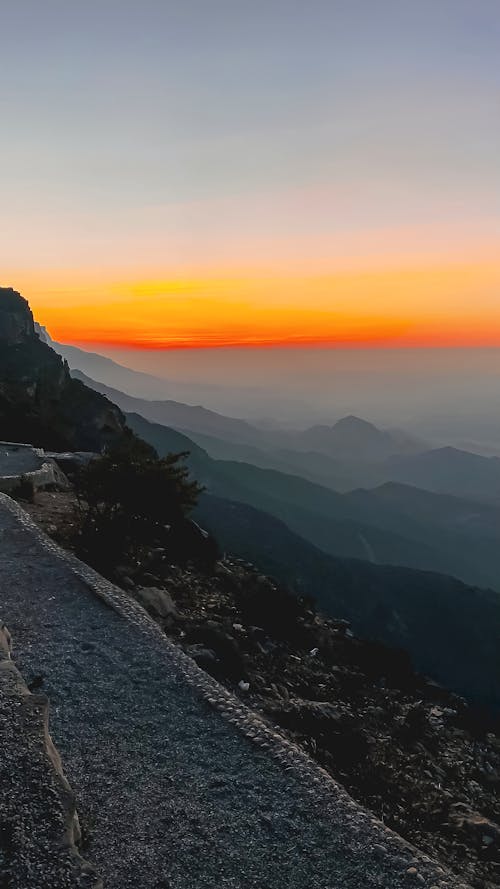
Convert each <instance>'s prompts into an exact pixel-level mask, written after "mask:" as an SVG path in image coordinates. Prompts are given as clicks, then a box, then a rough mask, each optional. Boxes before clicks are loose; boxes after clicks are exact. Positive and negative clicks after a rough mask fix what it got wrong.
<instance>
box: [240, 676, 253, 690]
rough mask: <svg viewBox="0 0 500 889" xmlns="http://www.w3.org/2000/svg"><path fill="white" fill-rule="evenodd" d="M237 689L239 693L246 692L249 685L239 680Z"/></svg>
mask: <svg viewBox="0 0 500 889" xmlns="http://www.w3.org/2000/svg"><path fill="white" fill-rule="evenodd" d="M238 688H239V689H240V691H248V690H249V689H250V683H249V682H245V680H244V679H240V681H239V682H238Z"/></svg>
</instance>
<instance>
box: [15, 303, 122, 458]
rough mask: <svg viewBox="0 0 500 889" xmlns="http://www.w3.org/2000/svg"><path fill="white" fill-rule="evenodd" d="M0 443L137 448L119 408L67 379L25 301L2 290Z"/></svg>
mask: <svg viewBox="0 0 500 889" xmlns="http://www.w3.org/2000/svg"><path fill="white" fill-rule="evenodd" d="M0 438H1V439H7V440H11V441H25V442H28V443H30V444H34V445H36V446H39V447H44V448H47V449H50V450H88V451H98V452H100V451H102V450H103V449H104V448H106V447H109V446H114V445H119V444H127V443H129V444H132V443H137V442H138V440H137V439H136V437H135V436H134V435H133V433H132V432H131V431H130V430H129V429H128V428H127V426H126V423H125V418H124V416H123V414H122V413H121V411H120V410H119V408H117V407H116V406H115V405H114V404H112V403H111V402H110V401H109V400H108V399H107V398H105V397H104V396H102V395H100V394H98V393H96V392H94V391H92V390H91V389H88V388H87V387H86V386H85V385H83V384H82V383H80V382H79V381H78V380H73V379H72V378H71V376H70V373H69V369H68V366H67V364H66V362H64V361H63V360H62V358H61V357H60V356H59V355H58V354H57V353H56V352H54V350H53V349H51V348H50V346H48V345H47V344H46V343H45V342H43V341H42V340H41V339H40V337H39V336H38V334H37V333H36V330H35V324H34V321H33V315H32V313H31V310H30V307H29V305H28V303H27V301H26V300H25V299H23V297H22V296H21V295H20V294H19V293H17V291H15V290H13V289H12V288H10V287H9V288H0Z"/></svg>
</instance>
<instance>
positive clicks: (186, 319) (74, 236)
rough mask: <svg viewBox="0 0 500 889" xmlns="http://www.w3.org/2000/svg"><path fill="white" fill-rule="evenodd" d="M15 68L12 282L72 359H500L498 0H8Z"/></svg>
mask: <svg viewBox="0 0 500 889" xmlns="http://www.w3.org/2000/svg"><path fill="white" fill-rule="evenodd" d="M0 60H1V61H0V65H1V69H2V76H1V78H0V114H1V122H2V164H1V167H0V194H1V197H2V209H3V212H2V214H1V220H0V284H2V285H3V286H9V285H10V286H14V287H15V288H16V289H18V290H20V291H21V292H22V293H23V295H25V296H26V297H27V298H28V299H29V301H30V304H31V306H32V308H33V310H34V313H35V315H36V317H37V319H38V320H39V321H40V322H41V323H43V324H45V325H46V326H47V327H48V329H49V330H50V332H51V334H52V336H54V337H55V338H57V339H59V340H60V341H64V342H73V343H80V344H84V345H86V344H92V345H93V346H98V347H101V348H102V349H103V350H106V349H107V350H108V353H109V350H110V349H111V350H112V349H127V350H128V351H130V350H155V351H159V350H160V351H161V350H164V349H172V348H176V349H179V348H181V349H187V348H200V347H202V348H207V347H212V348H213V347H221V346H252V347H253V348H255V347H263V346H282V347H283V346H287V347H289V346H299V345H301V346H308V347H313V346H315V345H323V344H332V345H336V346H344V347H345V346H349V347H350V346H370V347H372V346H375V347H384V348H385V347H394V346H401V347H403V346H477V345H480V346H486V345H488V346H490V345H491V346H499V345H500V249H499V248H500V164H499V163H498V157H499V155H500V5H499V2H498V0H438V2H437V0H419V2H418V3H416V2H415V0H308V2H304V0H300V2H298V0H252V2H251V3H249V2H247V0H182V3H179V2H178V0H172V2H171V0H85V2H84V3H83V2H73V0H43V3H42V2H40V0H16V2H15V3H7V2H5V3H0Z"/></svg>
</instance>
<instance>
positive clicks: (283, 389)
mask: <svg viewBox="0 0 500 889" xmlns="http://www.w3.org/2000/svg"><path fill="white" fill-rule="evenodd" d="M73 345H76V346H78V345H80V347H81V348H83V349H84V350H85V351H89V352H94V353H96V354H100V355H103V356H105V357H109V358H111V359H112V360H113V361H115V362H117V363H118V364H121V365H123V366H124V367H129V368H132V369H133V370H137V371H140V372H142V373H147V374H151V375H153V376H156V377H160V378H162V379H165V380H166V381H167V383H168V386H166V387H165V393H164V395H163V396H161V397H164V398H170V397H174V398H175V399H176V400H180V401H186V402H188V403H194V402H196V403H202V404H203V406H205V407H208V408H212V409H213V410H217V411H219V412H222V413H224V412H225V413H228V414H231V415H233V416H239V417H242V418H248V419H252V420H254V421H257V420H259V421H263V420H270V421H272V422H276V423H282V424H284V425H290V426H293V425H294V424H295V425H299V426H300V425H307V424H309V423H331V422H335V420H337V419H339V418H340V417H342V416H345V415H347V414H357V415H360V416H362V417H363V418H364V419H366V420H369V421H370V422H373V423H375V424H378V425H385V426H391V427H401V428H405V429H408V430H412V431H419V432H420V434H422V435H424V434H426V435H428V436H430V438H431V439H432V440H435V441H436V442H440V441H443V442H444V443H446V442H447V441H448V440H449V442H450V443H452V442H460V443H462V444H464V445H465V444H467V443H470V444H472V443H473V442H475V441H477V442H478V443H480V442H482V443H483V444H487V443H488V444H491V445H492V446H493V445H494V439H495V437H496V436H498V433H499V431H500V386H499V382H500V349H479V348H468V349H465V348H464V349H457V348H455V349H439V348H426V349H423V348H412V349H402V348H400V349H397V348H392V349H381V348H377V349H363V348H350V349H338V348H337V349H328V348H319V347H315V348H313V349H307V348H304V347H302V348H285V347H281V348H278V349H273V348H267V349H262V348H259V349H252V348H250V347H245V348H243V349H241V348H236V347H233V348H224V349H207V348H204V349H198V350H197V349H188V350H186V349H178V350H175V349H170V350H165V351H158V350H151V351H148V350H142V349H128V350H127V349H119V348H116V347H112V346H109V345H108V346H104V347H103V345H102V344H93V345H92V344H90V345H89V344H88V343H85V344H78V343H74V344H73ZM132 394H134V393H132ZM151 397H154V398H158V397H159V394H158V391H155V392H153V393H152V394H151Z"/></svg>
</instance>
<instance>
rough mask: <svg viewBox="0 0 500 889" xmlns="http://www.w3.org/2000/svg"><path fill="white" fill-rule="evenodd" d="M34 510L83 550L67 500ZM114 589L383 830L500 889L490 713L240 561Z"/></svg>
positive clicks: (166, 570) (170, 572) (160, 561)
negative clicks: (329, 777) (122, 592)
mask: <svg viewBox="0 0 500 889" xmlns="http://www.w3.org/2000/svg"><path fill="white" fill-rule="evenodd" d="M29 509H30V512H31V514H32V516H33V517H34V518H35V519H36V520H37V521H38V522H39V523H40V524H41V525H42V526H43V527H44V528H45V529H46V530H47V531H48V532H49V533H50V534H52V536H54V537H55V538H56V539H58V540H60V541H61V542H63V543H64V544H65V545H66V546H69V547H71V546H73V545H74V543H75V534H74V532H75V528H76V517H75V515H74V500H73V499H72V496H71V495H70V494H41V495H38V496H37V502H36V503H35V504H32V505H30V506H29ZM113 579H114V580H115V581H117V582H118V583H119V584H120V585H121V586H122V587H123V589H125V590H126V591H127V592H128V594H129V595H130V596H131V597H133V598H135V599H137V600H138V601H139V602H140V603H141V604H143V605H144V606H145V607H146V609H147V610H148V611H149V612H150V614H151V615H152V616H153V617H154V619H155V620H156V621H157V622H158V623H159V625H160V626H161V627H162V628H163V629H164V631H165V633H166V634H167V635H168V636H169V637H170V638H171V639H173V640H174V641H175V642H176V644H178V645H179V646H181V647H182V648H183V649H184V650H185V651H186V653H188V654H189V655H190V657H192V658H193V659H194V660H195V661H196V662H197V663H198V664H199V665H200V666H201V667H202V668H203V669H204V670H206V671H207V672H208V673H210V674H211V675H212V676H214V677H215V678H217V679H218V680H219V681H220V682H222V683H224V684H225V685H226V687H227V688H228V689H230V690H231V691H232V692H233V693H235V694H236V695H238V696H240V697H241V699H242V700H243V701H244V702H245V703H247V704H249V705H250V706H251V707H252V708H253V709H255V710H256V711H257V712H259V713H260V714H262V715H263V716H264V717H265V719H266V720H268V721H269V722H270V723H271V724H273V725H275V726H277V727H279V728H280V730H282V731H284V732H285V733H286V734H287V735H288V736H289V737H290V739H292V740H293V741H294V742H295V743H297V744H298V745H300V746H301V747H302V748H303V749H304V750H305V751H306V752H307V753H308V754H309V755H311V756H312V757H314V758H315V759H316V760H317V762H319V763H320V764H321V765H323V766H324V767H325V768H326V769H327V770H328V771H329V772H330V773H331V774H332V776H334V777H335V778H336V779H338V781H339V782H340V783H341V784H342V785H343V786H344V787H346V788H347V790H348V791H349V793H350V794H351V795H352V796H353V797H354V798H355V799H356V800H358V801H359V802H361V803H362V804H363V805H364V806H366V807H367V808H369V809H371V811H372V812H374V813H375V814H376V815H377V817H379V818H380V819H381V820H382V821H383V822H384V823H385V824H386V825H387V826H389V827H391V828H393V829H394V830H395V831H397V832H398V833H400V834H401V835H402V836H403V837H405V838H406V839H408V840H410V841H411V842H412V843H414V844H415V845H416V846H418V847H419V848H421V849H424V850H425V851H426V852H428V853H429V854H431V855H432V856H433V857H436V858H438V859H439V860H440V861H442V862H443V863H445V864H446V865H447V866H449V867H450V868H451V869H452V870H453V871H454V872H455V873H456V875H457V878H458V877H462V878H464V877H465V878H466V879H467V880H468V881H469V883H470V884H471V885H472V886H474V887H475V889H493V887H496V886H499V885H500V826H499V825H500V799H499V793H498V791H499V788H500V740H499V737H498V723H495V721H494V719H493V718H492V717H491V716H489V715H488V714H487V713H486V712H480V711H478V710H476V709H474V708H472V707H471V706H469V705H468V704H467V702H466V701H465V700H464V699H462V698H460V697H458V696H457V695H453V694H450V693H449V692H447V691H446V690H445V689H443V688H440V687H439V686H437V685H435V684H434V683H432V682H431V681H429V680H427V679H426V678H425V677H422V676H419V675H418V674H416V673H414V671H413V669H412V666H411V663H410V661H409V659H408V657H407V656H406V655H405V654H404V653H403V652H401V651H396V650H391V649H389V648H387V647H384V646H382V645H377V644H374V643H370V642H367V641H363V640H360V639H358V638H356V637H355V636H353V634H352V633H351V630H350V628H349V625H348V624H347V623H346V622H345V621H335V620H331V619H327V618H325V617H323V616H321V615H320V614H316V613H315V611H314V609H313V607H312V605H311V603H309V602H304V601H298V600H297V599H295V598H292V597H290V596H289V595H288V594H287V592H286V590H284V589H282V588H281V587H280V586H279V585H278V584H276V583H274V582H273V581H272V580H271V579H269V578H266V577H264V576H262V575H260V574H258V573H257V572H256V571H255V569H254V568H253V567H252V566H251V565H248V564H245V563H243V562H241V561H237V560H230V559H229V560H228V559H226V560H224V561H223V562H220V563H219V564H218V566H217V568H216V571H215V573H214V574H213V575H212V576H208V575H203V574H200V573H197V572H195V571H189V570H181V569H180V568H178V567H175V566H172V565H170V564H169V563H168V560H166V556H165V552H164V551H162V550H161V549H160V550H158V549H157V550H155V551H151V552H150V553H149V555H148V556H147V558H146V559H145V560H144V562H143V564H141V565H137V564H136V565H133V564H125V565H120V566H117V568H116V570H115V572H114V577H113Z"/></svg>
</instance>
